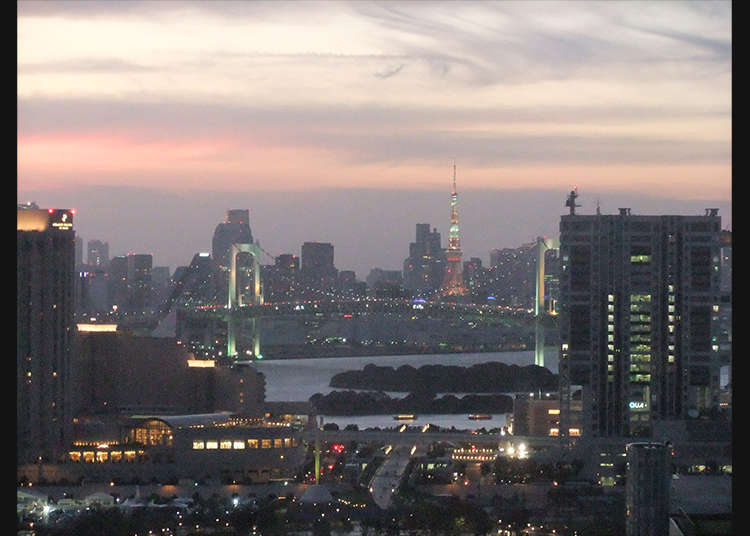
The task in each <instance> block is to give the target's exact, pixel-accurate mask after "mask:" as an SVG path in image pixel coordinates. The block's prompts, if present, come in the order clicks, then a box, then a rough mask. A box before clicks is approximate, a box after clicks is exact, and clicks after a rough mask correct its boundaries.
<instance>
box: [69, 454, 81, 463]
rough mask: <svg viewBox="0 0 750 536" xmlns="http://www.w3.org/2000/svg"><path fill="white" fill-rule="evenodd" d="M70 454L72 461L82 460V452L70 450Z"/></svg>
mask: <svg viewBox="0 0 750 536" xmlns="http://www.w3.org/2000/svg"><path fill="white" fill-rule="evenodd" d="M68 456H70V461H71V462H80V461H81V453H80V452H68Z"/></svg>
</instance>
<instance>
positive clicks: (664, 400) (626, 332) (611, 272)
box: [559, 209, 721, 437]
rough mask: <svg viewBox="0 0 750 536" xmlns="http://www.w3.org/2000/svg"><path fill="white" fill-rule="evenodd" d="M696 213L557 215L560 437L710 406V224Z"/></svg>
mask: <svg viewBox="0 0 750 536" xmlns="http://www.w3.org/2000/svg"><path fill="white" fill-rule="evenodd" d="M720 226H721V219H720V217H719V216H718V213H717V211H716V210H715V209H708V210H707V211H706V214H705V215H704V216H637V215H631V213H630V209H620V213H619V214H618V215H600V214H597V215H575V214H573V213H571V214H570V215H565V216H562V219H561V223H560V263H561V266H560V276H559V278H560V294H561V306H560V337H561V348H560V364H559V367H560V392H561V408H560V409H561V435H565V434H566V433H567V432H566V430H567V429H566V426H567V425H568V421H569V417H570V415H571V410H570V399H571V393H572V392H574V391H576V390H577V389H578V388H580V390H581V392H582V398H583V408H582V415H581V425H582V426H583V431H582V433H583V435H588V436H592V437H597V436H601V437H611V436H622V437H650V435H651V433H652V431H653V426H654V423H655V422H656V421H660V420H679V419H691V418H701V417H706V418H708V417H709V416H710V415H712V413H713V412H715V411H716V409H717V408H718V406H719V359H718V356H719V352H718V350H719V346H718V344H717V342H716V341H717V336H718V334H719V310H720V293H719V281H720V265H719V232H720Z"/></svg>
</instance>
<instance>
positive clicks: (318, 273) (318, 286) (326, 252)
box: [301, 242, 338, 291]
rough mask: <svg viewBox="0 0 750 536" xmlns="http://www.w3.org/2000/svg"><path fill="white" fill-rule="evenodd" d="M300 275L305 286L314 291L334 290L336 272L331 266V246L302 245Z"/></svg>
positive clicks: (316, 243) (323, 244)
mask: <svg viewBox="0 0 750 536" xmlns="http://www.w3.org/2000/svg"><path fill="white" fill-rule="evenodd" d="M301 264H302V266H301V274H302V277H303V279H304V280H305V284H307V285H309V286H310V287H311V288H312V289H315V290H324V291H329V290H330V289H332V288H336V283H337V279H338V272H337V270H336V267H335V266H334V264H333V244H329V243H327V242H305V243H304V244H302V263H301Z"/></svg>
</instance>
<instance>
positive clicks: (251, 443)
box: [247, 439, 258, 449]
mask: <svg viewBox="0 0 750 536" xmlns="http://www.w3.org/2000/svg"><path fill="white" fill-rule="evenodd" d="M247 448H249V449H257V448H258V440H257V439H248V440H247Z"/></svg>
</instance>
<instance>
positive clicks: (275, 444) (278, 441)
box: [273, 438, 284, 449]
mask: <svg viewBox="0 0 750 536" xmlns="http://www.w3.org/2000/svg"><path fill="white" fill-rule="evenodd" d="M283 446H284V442H283V440H282V439H281V438H279V439H274V440H273V448H275V449H280V448H283Z"/></svg>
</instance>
